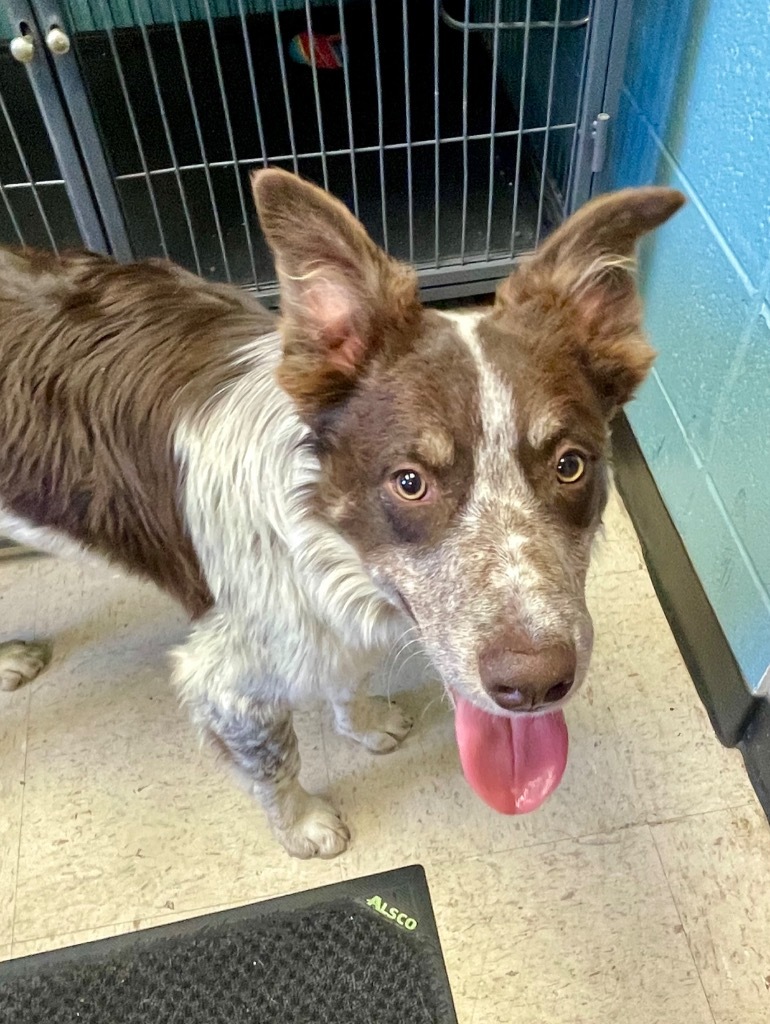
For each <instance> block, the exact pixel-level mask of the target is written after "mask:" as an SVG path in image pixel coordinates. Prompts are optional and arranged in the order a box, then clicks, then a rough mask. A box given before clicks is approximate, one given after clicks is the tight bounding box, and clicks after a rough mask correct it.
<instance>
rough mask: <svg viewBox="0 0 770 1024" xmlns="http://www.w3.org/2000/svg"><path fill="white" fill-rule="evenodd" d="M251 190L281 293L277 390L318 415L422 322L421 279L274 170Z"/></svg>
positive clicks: (319, 198)
mask: <svg viewBox="0 0 770 1024" xmlns="http://www.w3.org/2000/svg"><path fill="white" fill-rule="evenodd" d="M251 180H252V189H253V192H254V201H255V203H256V206H257V212H258V214H259V221H260V224H261V226H262V230H263V232H264V235H265V238H266V239H267V242H268V245H269V246H270V249H271V250H272V252H273V256H274V258H275V264H276V269H277V272H278V278H279V282H280V285H281V312H282V314H283V342H284V357H283V362H282V365H281V367H280V370H279V381H280V383H281V385H282V386H283V387H284V388H285V390H286V391H288V392H289V394H290V395H291V396H292V397H293V398H294V399H295V401H296V402H297V404H298V405H299V407H300V410H301V411H303V412H305V413H312V412H314V411H317V410H318V409H320V408H322V407H323V406H324V405H327V404H330V403H332V402H334V401H337V400H339V399H340V398H341V397H343V396H344V394H346V393H347V392H349V391H350V389H351V388H352V387H353V386H354V384H355V381H356V379H357V377H358V376H359V374H360V373H361V372H362V370H363V369H364V368H365V366H366V365H367V363H368V362H369V361H370V359H372V358H373V357H374V356H375V355H376V354H377V353H378V352H380V351H381V350H382V349H383V347H384V346H386V345H387V344H389V343H390V344H393V343H396V342H397V340H398V336H399V335H404V334H405V333H406V331H407V328H408V327H409V324H410V322H412V321H415V320H416V319H417V318H418V317H419V315H420V310H421V306H420V303H419V299H418V292H417V279H416V277H415V274H414V272H413V271H412V270H411V269H409V268H408V267H405V266H402V265H401V264H399V263H396V262H395V261H394V260H391V259H390V258H389V257H388V256H386V255H385V253H384V252H382V250H381V249H379V248H378V247H377V246H376V245H375V244H374V242H373V241H372V240H371V239H370V238H369V236H368V235H367V234H366V231H365V230H364V228H363V227H362V226H361V224H360V223H359V222H358V221H357V220H356V219H355V217H353V215H352V214H351V213H350V212H349V211H348V210H347V209H346V207H345V206H343V204H342V203H341V202H339V201H338V200H337V199H334V198H333V197H332V196H330V195H329V194H328V193H327V192H324V191H323V190H322V189H320V188H317V187H316V186H315V185H311V184H310V183H309V182H307V181H303V180H302V179H301V178H298V177H297V176H296V175H294V174H289V173H288V172H287V171H281V170H278V169H276V168H270V169H267V170H263V171H257V172H256V173H255V174H254V175H253V176H252V179H251Z"/></svg>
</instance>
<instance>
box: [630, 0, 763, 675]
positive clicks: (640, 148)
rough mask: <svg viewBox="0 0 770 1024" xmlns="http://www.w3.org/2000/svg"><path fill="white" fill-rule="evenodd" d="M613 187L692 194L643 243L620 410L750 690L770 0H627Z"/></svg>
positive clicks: (755, 670)
mask: <svg viewBox="0 0 770 1024" xmlns="http://www.w3.org/2000/svg"><path fill="white" fill-rule="evenodd" d="M612 162H613V179H614V180H613V184H614V185H615V186H620V185H629V184H642V183H646V182H651V181H658V182H661V183H667V184H671V185H674V186H676V187H677V188H680V189H682V190H683V191H684V192H685V193H686V194H687V196H688V198H689V200H690V201H689V203H688V205H687V206H686V207H685V209H684V210H683V211H682V212H681V213H679V214H678V215H677V216H676V217H675V218H674V220H673V221H671V222H670V223H669V224H668V225H666V226H665V227H664V228H663V229H661V231H660V232H658V233H657V235H656V237H655V238H654V239H651V240H650V244H649V245H648V246H647V248H646V250H645V251H644V255H643V259H642V267H641V275H642V287H643V292H644V294H645V301H646V307H647V314H646V316H647V326H648V330H649V332H650V335H651V338H652V341H653V343H654V344H655V346H656V347H657V349H658V351H659V353H660V356H659V359H658V362H657V365H656V369H655V371H654V373H653V376H652V378H651V380H650V381H649V382H648V383H647V384H646V385H645V387H644V389H643V391H642V393H641V395H640V398H639V400H638V401H637V402H635V403H634V404H633V405H632V406H631V407H630V409H629V417H630V420H631V423H632V425H633V427H634V430H635V432H636V434H637V437H638V439H639V442H640V444H641V446H642V448H643V450H644V453H645V455H646V457H647V460H648V463H649V465H650V467H651V470H652V472H653V474H654V475H655V478H656V481H657V483H658V486H659V488H660V491H661V493H662V495H663V498H664V500H665V501H666V504H667V506H668V508H669V511H670V513H671V515H672V517H673V519H674V521H675V523H676V525H677V528H678V530H679V532H680V534H681V536H682V538H683V539H684V542H685V544H686V546H687V549H688V551H689V554H690V557H691V559H692V561H693V564H694V565H695V568H696V570H697V572H698V574H699V576H700V578H701V580H702V582H703V584H704V587H705V589H706V592H707V593H708V596H709V599H710V601H711V603H712V605H713V607H714V609H715V611H716V613H717V615H718V617H719V619H720V621H721V623H722V626H723V628H724V630H725V633H726V635H727V638H728V640H729V642H730V644H731V646H732V648H733V651H734V653H735V655H736V657H737V659H738V661H739V663H740V666H741V668H742V670H743V673H744V675H745V678H746V680H747V682H748V684H749V686H750V687H751V688H752V689H753V690H755V691H759V690H767V688H768V686H770V671H768V666H770V5H768V2H767V0H676V2H668V0H636V2H635V4H634V25H633V29H632V34H631V42H630V47H629V54H628V62H627V67H626V74H625V84H624V90H623V96H622V100H621V109H620V112H619V116H618V122H617V125H616V127H615V131H614V135H613V143H612Z"/></svg>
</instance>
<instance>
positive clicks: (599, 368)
mask: <svg viewBox="0 0 770 1024" xmlns="http://www.w3.org/2000/svg"><path fill="white" fill-rule="evenodd" d="M684 202H685V197H684V196H683V195H682V193H681V192H677V191H676V190H675V189H672V188H659V187H649V188H636V189H625V190H623V191H620V192H615V193H611V194H609V195H606V196H600V197H599V198H598V199H594V200H592V201H591V202H589V203H586V205H585V206H584V207H582V208H581V209H580V210H579V211H578V212H577V213H576V214H574V215H573V216H572V217H570V218H569V219H568V220H567V221H565V223H564V224H562V226H561V227H560V228H558V229H557V230H556V231H555V232H554V233H553V235H551V237H550V238H549V239H547V241H546V242H545V243H544V244H543V245H542V246H541V247H540V248H539V249H538V251H537V252H536V253H535V255H534V256H533V257H532V259H531V260H530V261H528V262H527V263H525V264H524V265H523V266H522V268H521V269H520V270H519V271H517V272H514V273H513V274H512V275H511V276H510V277H509V278H508V279H507V280H506V281H504V282H503V284H502V285H501V286H500V288H499V289H498V293H497V302H498V305H502V306H504V307H515V308H516V309H517V312H518V314H519V315H522V316H524V318H525V319H530V320H531V318H530V317H527V312H530V313H531V314H532V315H533V316H534V317H538V318H540V320H542V318H543V317H545V318H547V320H548V321H549V322H553V323H554V325H556V324H558V328H557V329H556V333H557V334H558V335H559V337H560V338H561V339H563V341H562V343H565V344H568V345H569V346H570V348H571V349H572V350H573V351H574V352H575V353H576V355H577V356H578V358H579V359H580V361H581V363H582V364H583V365H584V366H585V368H586V370H587V372H588V374H589V377H590V378H591V379H592V381H593V383H594V385H595V387H596V389H597V391H598V393H599V396H600V398H601V400H602V404H603V406H604V408H605V411H606V413H607V415H608V416H610V415H612V414H613V413H614V412H615V411H616V410H617V409H618V408H619V407H620V406H622V405H624V404H625V403H626V402H627V401H628V400H629V399H630V398H631V397H632V396H633V394H634V392H635V391H636V389H637V387H638V386H639V385H640V384H641V382H642V381H643V380H644V378H645V377H646V376H647V373H648V372H649V369H650V367H651V366H652V362H653V360H654V358H655V353H654V351H653V349H652V348H651V347H650V346H649V344H648V343H647V341H646V340H645V338H644V334H643V332H642V312H641V304H640V302H639V296H638V292H637V289H636V280H635V276H634V270H635V259H634V257H635V250H636V245H637V242H638V241H639V239H640V238H641V237H642V236H643V235H645V234H647V232H649V231H652V230H654V229H655V228H657V227H658V226H659V225H660V224H663V223H664V221H666V220H668V218H669V217H671V216H672V214H674V213H676V211H677V210H678V209H679V208H680V207H681V206H682V204H683V203H684ZM565 325H566V328H565Z"/></svg>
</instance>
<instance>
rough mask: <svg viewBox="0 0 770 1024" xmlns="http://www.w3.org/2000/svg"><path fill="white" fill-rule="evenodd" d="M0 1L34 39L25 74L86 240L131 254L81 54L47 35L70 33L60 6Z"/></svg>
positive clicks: (47, 1) (120, 255)
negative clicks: (58, 48)
mask: <svg viewBox="0 0 770 1024" xmlns="http://www.w3.org/2000/svg"><path fill="white" fill-rule="evenodd" d="M0 2H2V3H3V5H4V7H5V8H6V11H7V12H8V17H9V20H10V21H11V23H12V25H13V27H14V28H15V29H17V31H18V33H19V34H21V33H22V29H24V30H25V32H24V34H25V35H29V36H30V37H31V39H32V43H33V47H34V51H33V56H32V59H31V60H30V61H29V62H28V63H26V64H25V68H26V71H27V76H28V78H29V82H30V86H31V88H32V92H33V94H34V96H35V100H36V102H37V105H38V108H39V110H40V115H41V117H42V119H43V123H44V125H45V128H46V131H47V132H48V137H49V139H50V141H51V145H52V147H53V150H54V155H55V156H56V161H57V163H58V165H59V171H60V174H61V177H62V180H63V181H64V187H65V189H66V192H67V196H68V198H69V201H70V204H71V206H72V211H73V214H74V216H75V221H76V223H77V226H78V229H79V231H80V234H81V237H82V239H83V242H84V244H85V245H86V246H87V247H88V248H89V249H91V250H93V251H94V252H103V253H108V254H110V255H112V256H115V257H116V258H117V259H120V260H124V261H125V260H130V259H131V258H132V251H131V245H130V242H129V239H128V233H127V231H126V225H125V221H124V219H123V213H122V210H121V208H120V203H119V200H118V195H117V191H116V188H115V183H114V181H113V178H112V175H111V174H110V171H109V168H108V166H107V159H106V156H105V153H104V147H103V145H102V141H101V138H100V137H99V133H98V130H97V127H96V122H95V120H94V116H93V111H92V109H91V104H90V100H89V98H88V94H87V92H86V88H85V84H84V82H83V78H82V76H81V74H80V68H79V67H78V63H77V58H76V57H75V54H74V53H73V51H72V49H71V48H69V49H68V50H67V52H65V53H57V52H54V50H53V49H52V48H51V47H50V46H49V45H48V43H47V41H46V37H47V36H48V33H49V32H50V31H51V29H53V28H59V29H61V30H62V31H63V32H64V33H65V35H67V25H66V23H65V21H64V19H63V17H62V15H61V11H60V10H59V8H58V7H57V5H56V3H55V2H51V0H0Z"/></svg>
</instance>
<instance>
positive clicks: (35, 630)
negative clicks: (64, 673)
mask: <svg viewBox="0 0 770 1024" xmlns="http://www.w3.org/2000/svg"><path fill="white" fill-rule="evenodd" d="M33 581H34V584H35V610H34V613H33V618H32V636H33V637H34V639H36V640H37V639H39V637H38V632H39V630H38V626H39V622H38V620H39V617H40V587H39V586H38V583H39V580H38V574H37V566H34V568H33ZM27 685H28V686H31V683H28V684H27ZM26 697H27V714H26V715H25V718H24V760H23V762H22V766H21V780H20V784H21V807H20V808H19V841H18V844H17V847H16V871H15V873H14V880H13V912H12V914H11V956H13V950H14V946H15V945H16V913H17V910H18V906H19V869H20V867H21V846H22V842H21V840H22V835H23V834H24V806H25V803H26V797H27V759H28V757H29V723H30V718H31V716H32V697H33V691H32V690H31V689H30V690H29V691H28V692H27V694H26Z"/></svg>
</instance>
